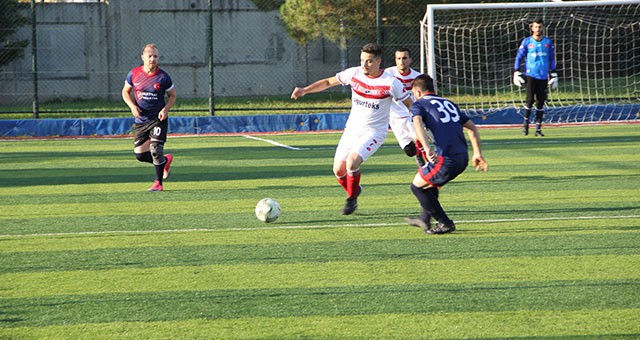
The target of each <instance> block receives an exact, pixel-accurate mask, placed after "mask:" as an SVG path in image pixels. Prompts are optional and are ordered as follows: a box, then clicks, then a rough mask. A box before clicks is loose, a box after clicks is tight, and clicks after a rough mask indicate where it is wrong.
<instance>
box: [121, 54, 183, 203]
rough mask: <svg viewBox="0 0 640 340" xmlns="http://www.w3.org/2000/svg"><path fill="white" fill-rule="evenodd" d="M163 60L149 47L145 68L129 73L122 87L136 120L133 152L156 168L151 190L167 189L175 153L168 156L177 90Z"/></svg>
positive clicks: (143, 58)
mask: <svg viewBox="0 0 640 340" xmlns="http://www.w3.org/2000/svg"><path fill="white" fill-rule="evenodd" d="M159 57H160V56H159V53H158V48H157V47H156V46H155V45H154V44H148V45H146V46H145V47H144V48H143V49H142V55H141V58H142V61H143V65H142V66H139V67H135V68H133V69H132V70H131V71H129V74H127V79H126V81H125V83H124V87H123V88H122V99H123V100H124V102H125V103H126V104H127V106H129V109H130V110H131V114H132V115H133V117H135V124H134V149H133V152H134V153H135V155H136V158H137V159H138V160H139V161H140V162H146V163H152V164H153V166H154V168H155V174H156V177H155V181H154V182H153V185H152V186H151V187H150V188H149V190H148V191H162V190H163V186H162V180H163V179H166V178H167V177H169V171H170V167H171V162H173V156H172V155H171V154H167V155H166V156H165V155H164V143H165V142H166V141H167V130H168V128H169V110H170V109H171V107H173V104H175V102H176V90H175V89H174V86H173V81H172V80H171V77H170V76H169V74H168V73H167V72H165V71H163V70H161V69H160V68H159V67H158V59H159ZM131 90H133V97H134V98H135V100H134V98H132V97H131ZM165 94H166V96H167V98H168V99H167V101H166V102H165V99H164V97H165Z"/></svg>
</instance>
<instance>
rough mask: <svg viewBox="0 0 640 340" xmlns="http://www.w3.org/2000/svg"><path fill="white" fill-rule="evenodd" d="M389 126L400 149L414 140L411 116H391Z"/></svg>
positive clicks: (414, 133)
mask: <svg viewBox="0 0 640 340" xmlns="http://www.w3.org/2000/svg"><path fill="white" fill-rule="evenodd" d="M389 125H390V126H391V130H392V131H393V134H394V135H395V136H396V139H397V140H398V144H400V148H404V147H405V146H407V145H409V144H410V143H411V142H413V141H414V140H416V138H417V137H416V132H415V131H414V130H413V121H412V120H411V116H406V117H398V116H396V115H391V116H390V117H389Z"/></svg>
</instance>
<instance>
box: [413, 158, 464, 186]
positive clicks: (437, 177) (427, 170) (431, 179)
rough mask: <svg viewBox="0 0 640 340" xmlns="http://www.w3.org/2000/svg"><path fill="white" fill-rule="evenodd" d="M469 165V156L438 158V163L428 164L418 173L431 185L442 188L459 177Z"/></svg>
mask: <svg viewBox="0 0 640 340" xmlns="http://www.w3.org/2000/svg"><path fill="white" fill-rule="evenodd" d="M468 163H469V155H467V154H460V155H453V156H447V157H443V156H438V162H437V163H435V164H434V163H431V162H429V163H427V164H426V165H425V166H423V167H422V168H420V170H418V173H419V174H420V176H421V177H422V179H424V180H425V181H426V182H427V183H429V185H431V186H434V187H437V188H440V187H442V186H443V185H445V184H447V183H449V182H450V181H451V180H453V179H454V178H456V177H458V175H460V174H461V173H462V172H463V171H464V169H466V168H467V164H468Z"/></svg>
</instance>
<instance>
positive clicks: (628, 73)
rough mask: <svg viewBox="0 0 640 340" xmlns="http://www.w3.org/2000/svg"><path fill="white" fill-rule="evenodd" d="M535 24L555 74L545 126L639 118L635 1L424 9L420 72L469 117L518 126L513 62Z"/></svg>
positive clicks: (519, 92)
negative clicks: (550, 46) (549, 48)
mask: <svg viewBox="0 0 640 340" xmlns="http://www.w3.org/2000/svg"><path fill="white" fill-rule="evenodd" d="M536 18H540V19H542V20H543V21H544V31H543V35H545V36H548V37H549V38H551V39H552V41H553V43H554V46H555V51H556V63H557V72H558V75H559V78H558V79H559V81H558V88H557V90H552V91H550V92H549V96H548V97H549V98H548V100H547V105H546V108H545V122H547V123H549V122H551V123H565V122H572V123H573V122H592V121H613V120H637V119H640V0H623V1H574V2H545V3H502V4H456V5H429V6H427V11H426V13H425V16H424V18H423V20H422V21H421V22H420V27H421V41H420V47H421V53H420V61H421V65H420V67H421V72H423V73H427V74H429V75H430V76H432V77H433V78H434V79H435V81H436V86H437V90H438V93H439V94H440V95H442V96H445V97H449V98H450V99H452V100H454V101H456V103H457V104H459V105H460V107H461V108H462V109H466V110H467V113H468V114H469V115H470V116H471V117H481V119H483V120H484V122H486V123H493V124H502V123H516V122H517V123H520V122H521V121H522V120H521V116H522V114H523V111H524V109H523V107H524V100H525V90H524V88H522V89H520V88H518V87H516V86H515V85H513V84H512V78H513V72H514V62H515V57H516V53H517V50H518V47H519V46H520V43H521V42H522V40H523V39H524V38H526V37H528V36H530V35H531V32H530V29H529V23H530V22H531V21H533V20H534V19H536Z"/></svg>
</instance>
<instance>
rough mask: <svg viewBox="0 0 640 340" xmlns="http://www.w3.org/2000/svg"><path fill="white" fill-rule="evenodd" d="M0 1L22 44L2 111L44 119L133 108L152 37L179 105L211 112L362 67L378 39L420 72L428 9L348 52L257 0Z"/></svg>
mask: <svg viewBox="0 0 640 340" xmlns="http://www.w3.org/2000/svg"><path fill="white" fill-rule="evenodd" d="M372 3H373V2H372ZM0 6H3V7H4V8H2V10H0V12H2V13H3V17H2V19H3V20H2V21H1V23H0V32H3V36H2V38H5V39H8V40H6V41H9V40H10V41H14V42H15V43H14V44H12V45H8V44H7V43H4V45H2V49H3V53H2V54H0V113H16V112H22V113H30V112H33V111H36V112H35V113H37V114H39V116H41V117H46V114H47V113H51V112H74V111H76V110H84V111H91V112H92V113H95V114H100V115H101V116H109V115H113V114H114V113H115V112H119V111H122V112H127V110H126V107H124V104H123V103H122V99H121V90H122V86H123V84H124V80H125V77H126V75H127V73H128V71H129V70H130V69H131V68H133V67H136V66H139V65H140V64H141V59H140V54H141V49H142V47H143V46H144V45H145V44H147V43H154V44H156V45H157V46H158V48H159V52H160V67H161V68H162V69H164V70H166V71H167V72H168V73H169V74H170V75H171V77H172V78H173V81H174V83H175V85H176V91H177V93H178V98H179V104H180V105H179V106H177V107H178V111H179V110H180V109H182V110H188V111H195V112H196V114H202V115H207V114H209V113H210V110H209V103H210V100H209V98H210V94H211V93H213V101H212V102H213V103H214V104H213V105H215V103H216V102H218V101H220V100H222V99H224V98H246V100H247V101H249V100H251V98H264V97H270V96H288V95H289V94H290V93H291V90H292V89H293V87H294V86H299V85H307V84H309V83H311V82H313V81H315V80H318V79H321V78H325V77H329V76H332V75H334V74H335V73H336V72H338V71H339V70H341V69H342V67H343V66H345V65H346V66H356V65H358V64H359V55H360V52H359V51H360V48H361V47H362V45H363V44H364V43H366V42H370V41H373V42H375V41H376V40H380V41H379V42H380V44H381V45H382V46H383V48H384V49H385V60H384V66H391V65H393V50H394V49H395V48H397V47H407V48H409V49H410V50H411V51H412V52H413V53H414V57H415V62H414V67H416V68H417V67H418V59H419V58H418V53H419V44H420V38H419V26H418V20H419V18H420V17H421V16H422V13H424V10H423V9H413V12H415V16H414V17H413V18H410V19H407V20H406V21H405V22H403V23H397V22H390V21H388V20H386V18H382V19H383V20H380V21H378V22H376V20H373V21H371V22H368V23H367V25H364V26H363V27H361V28H360V30H361V31H366V32H369V33H368V34H366V35H365V36H366V38H355V37H347V39H346V48H345V49H344V50H341V49H340V48H339V44H337V43H333V42H331V41H328V40H325V39H322V38H320V39H315V40H314V41H312V42H310V43H308V44H307V45H305V46H300V45H298V44H296V43H295V42H294V41H293V40H292V39H291V38H290V37H289V35H288V33H287V31H286V29H285V28H284V25H283V24H282V20H281V17H280V12H279V11H278V10H277V8H276V9H274V10H267V11H265V10H260V9H258V8H257V7H256V5H255V4H254V2H253V1H250V0H238V1H233V2H231V1H211V0H210V1H200V0H185V1H168V0H167V1H154V0H139V1H125V0H110V1H94V2H82V3H79V2H74V3H66V2H65V3H60V2H56V3H49V2H42V1H32V2H31V3H29V2H17V1H15V0H0ZM371 10H375V6H372V7H371ZM384 10H385V12H386V13H393V11H394V9H393V8H390V7H389V6H387V7H386V8H384ZM6 18H8V19H6ZM9 19H11V20H9ZM408 22H411V24H408ZM208 37H212V38H211V39H209V38H208ZM8 51H11V53H8ZM210 56H213V57H212V58H210ZM211 61H212V62H211ZM332 91H336V92H343V91H342V89H339V88H334V89H332ZM241 106H242V105H240V108H238V110H242V107H241ZM343 111H344V110H343ZM219 113H222V112H219V111H216V114H219ZM0 118H2V116H1V115H0Z"/></svg>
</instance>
